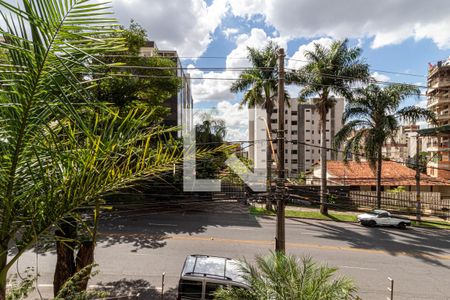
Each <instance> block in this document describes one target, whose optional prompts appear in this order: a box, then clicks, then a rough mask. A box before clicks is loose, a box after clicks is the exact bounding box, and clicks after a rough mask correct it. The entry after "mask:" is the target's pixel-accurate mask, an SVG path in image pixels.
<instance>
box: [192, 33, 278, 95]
mask: <svg viewBox="0 0 450 300" xmlns="http://www.w3.org/2000/svg"><path fill="white" fill-rule="evenodd" d="M269 41H275V42H277V43H279V45H280V46H281V47H286V41H285V40H284V39H282V38H279V37H275V38H272V37H270V36H268V35H267V34H266V32H265V31H264V30H262V29H260V28H253V29H252V30H251V31H250V33H249V34H240V35H238V36H237V37H236V48H235V49H233V50H232V51H231V52H230V53H229V54H228V56H227V59H226V62H225V65H226V68H227V70H226V71H223V72H204V71H202V70H199V69H194V70H190V71H189V72H190V73H191V77H193V78H219V79H220V80H211V79H205V80H198V79H194V80H192V85H191V88H192V93H193V97H194V101H195V102H197V103H198V102H201V101H211V100H213V101H221V100H232V99H234V97H235V95H234V94H232V93H231V92H230V87H231V85H232V83H233V80H226V79H230V78H231V79H233V78H238V77H239V74H240V73H241V71H240V70H236V68H246V67H250V66H251V64H250V61H249V60H248V59H246V57H247V54H248V50H247V47H254V48H262V47H264V46H265V45H266V44H267V43H268V42H269ZM193 67H194V66H193V65H190V66H189V68H193Z"/></svg>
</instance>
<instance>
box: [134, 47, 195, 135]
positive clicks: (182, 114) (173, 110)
mask: <svg viewBox="0 0 450 300" xmlns="http://www.w3.org/2000/svg"><path fill="white" fill-rule="evenodd" d="M140 55H141V56H143V57H154V56H158V57H166V58H169V59H172V60H173V61H174V62H175V63H176V74H177V76H178V77H179V78H181V88H180V89H179V91H178V93H177V94H176V95H174V96H173V97H171V98H169V99H167V100H166V101H165V102H164V105H165V106H167V107H168V108H169V109H170V113H169V115H168V116H167V117H166V118H165V119H164V124H165V125H167V126H182V125H183V126H188V127H189V128H188V131H189V130H190V129H193V113H192V111H193V108H194V101H193V98H192V92H191V79H190V75H189V73H186V72H184V70H183V67H182V64H181V61H180V58H179V56H178V53H177V51H175V50H160V49H158V48H157V46H156V44H155V42H154V41H147V42H146V44H145V46H144V47H141V49H140ZM179 134H181V131H180V132H179Z"/></svg>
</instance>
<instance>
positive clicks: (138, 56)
mask: <svg viewBox="0 0 450 300" xmlns="http://www.w3.org/2000/svg"><path fill="white" fill-rule="evenodd" d="M97 57H111V58H114V57H118V58H120V57H122V58H166V59H170V58H178V59H180V60H181V59H187V60H199V59H221V60H227V59H232V60H249V59H248V57H229V56H202V57H198V56H196V57H194V56H165V55H153V56H140V55H120V54H117V55H114V54H111V55H100V56H97ZM286 60H287V61H289V60H291V61H298V62H306V63H307V62H308V61H307V60H301V59H295V58H292V57H291V58H289V57H286ZM371 70H372V71H374V72H380V73H388V74H398V75H404V76H413V77H422V78H426V77H427V75H421V74H412V73H406V72H399V71H392V70H382V69H379V68H377V69H371Z"/></svg>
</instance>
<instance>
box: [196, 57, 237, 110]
mask: <svg viewBox="0 0 450 300" xmlns="http://www.w3.org/2000/svg"><path fill="white" fill-rule="evenodd" d="M188 68H190V70H189V73H190V75H191V77H192V78H194V79H192V81H191V90H192V94H193V98H194V103H198V102H201V101H221V100H232V99H234V94H232V93H231V92H230V87H231V84H232V82H233V81H232V80H229V79H230V78H234V77H235V76H236V75H235V74H234V72H231V71H224V72H204V71H202V70H199V69H191V68H195V67H194V66H193V65H189V66H188ZM196 78H205V79H196Z"/></svg>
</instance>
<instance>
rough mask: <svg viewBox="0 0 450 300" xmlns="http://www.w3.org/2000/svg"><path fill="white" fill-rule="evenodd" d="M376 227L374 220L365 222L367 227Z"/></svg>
mask: <svg viewBox="0 0 450 300" xmlns="http://www.w3.org/2000/svg"><path fill="white" fill-rule="evenodd" d="M376 225H377V222H375V221H374V220H370V221H368V222H367V226H369V227H375V226H376Z"/></svg>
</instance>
